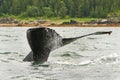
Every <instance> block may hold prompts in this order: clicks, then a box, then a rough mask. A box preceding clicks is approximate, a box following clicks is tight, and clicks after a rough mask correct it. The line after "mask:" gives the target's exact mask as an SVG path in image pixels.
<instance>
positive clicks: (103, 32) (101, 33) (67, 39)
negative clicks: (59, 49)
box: [63, 31, 112, 45]
mask: <svg viewBox="0 0 120 80" xmlns="http://www.w3.org/2000/svg"><path fill="white" fill-rule="evenodd" d="M111 33H112V31H98V32H94V33H90V34H86V35H83V36H79V37H73V38H64V39H63V44H64V45H66V44H69V43H71V42H73V41H75V40H77V39H79V38H83V37H87V36H90V35H103V34H109V35H110V34H111Z"/></svg>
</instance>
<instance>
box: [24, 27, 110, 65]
mask: <svg viewBox="0 0 120 80" xmlns="http://www.w3.org/2000/svg"><path fill="white" fill-rule="evenodd" d="M111 33H112V31H102V32H95V33H91V34H87V35H83V36H80V37H74V38H62V37H61V36H60V35H59V34H58V33H56V31H55V30H53V29H50V28H44V27H40V28H31V29H28V30H27V39H28V43H29V45H30V48H31V50H32V51H31V52H30V53H29V54H28V55H27V56H26V57H25V58H24V60H23V61H34V62H40V63H43V62H45V61H47V59H48V57H49V54H50V52H51V51H53V50H55V49H57V48H60V47H62V46H64V45H66V44H69V43H71V42H73V41H75V40H76V39H79V38H82V37H86V36H90V35H100V34H111Z"/></svg>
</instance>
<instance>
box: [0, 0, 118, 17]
mask: <svg viewBox="0 0 120 80" xmlns="http://www.w3.org/2000/svg"><path fill="white" fill-rule="evenodd" d="M118 10H120V0H0V16H2V15H6V14H9V15H16V16H21V17H60V18H64V17H66V16H70V17H78V18H82V17H94V18H105V17H107V16H108V15H113V14H116V13H118V12H117V11H118ZM117 15H118V14H117Z"/></svg>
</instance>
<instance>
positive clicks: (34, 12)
mask: <svg viewBox="0 0 120 80" xmlns="http://www.w3.org/2000/svg"><path fill="white" fill-rule="evenodd" d="M22 16H24V17H37V16H39V9H38V8H37V7H35V6H28V7H27V10H26V11H25V12H24V13H22Z"/></svg>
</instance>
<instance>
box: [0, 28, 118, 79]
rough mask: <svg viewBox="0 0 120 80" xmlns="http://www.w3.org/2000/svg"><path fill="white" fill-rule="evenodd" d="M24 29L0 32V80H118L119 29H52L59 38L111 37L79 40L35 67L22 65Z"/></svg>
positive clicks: (25, 53) (52, 53)
mask: <svg viewBox="0 0 120 80" xmlns="http://www.w3.org/2000/svg"><path fill="white" fill-rule="evenodd" d="M27 29H28V28H17V27H14V28H13V27H11V28H5V27H4V28H0V63H1V64H0V80H120V76H119V74H120V43H119V41H120V37H119V36H120V33H119V31H120V28H53V29H55V30H56V31H57V32H58V33H59V34H60V35H62V36H63V37H76V36H81V35H84V34H87V33H93V32H96V31H111V30H112V31H113V33H112V34H111V35H110V36H109V35H97V36H89V37H86V38H82V39H79V40H77V41H75V42H73V43H71V44H69V45H66V46H64V47H62V48H60V49H57V50H55V51H53V52H51V54H50V57H49V59H48V62H46V63H44V64H39V65H33V63H32V62H23V61H22V60H23V59H24V57H25V56H26V55H27V54H28V53H29V51H30V48H29V45H28V43H27V39H26V30H27Z"/></svg>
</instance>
